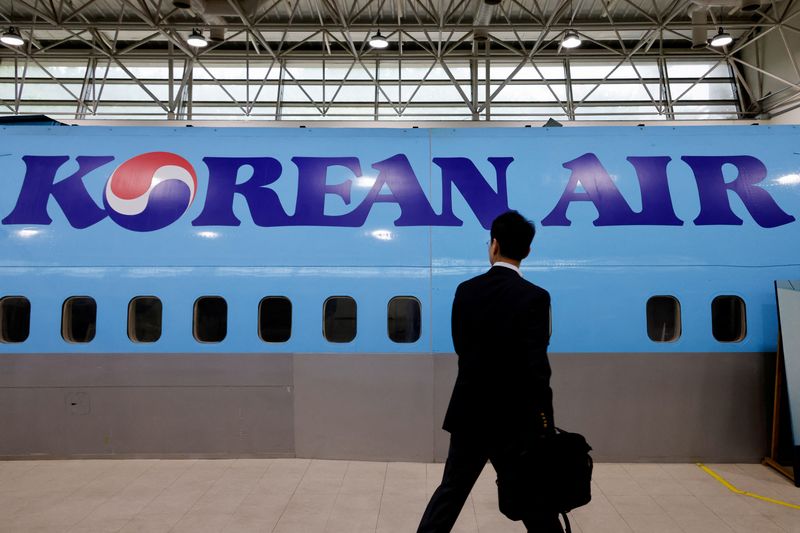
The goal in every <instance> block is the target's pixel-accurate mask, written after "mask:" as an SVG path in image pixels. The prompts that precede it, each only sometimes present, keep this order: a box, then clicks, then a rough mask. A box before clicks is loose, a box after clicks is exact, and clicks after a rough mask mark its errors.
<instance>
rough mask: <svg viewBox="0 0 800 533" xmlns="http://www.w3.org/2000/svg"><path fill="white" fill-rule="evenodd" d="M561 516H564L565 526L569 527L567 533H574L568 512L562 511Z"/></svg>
mask: <svg viewBox="0 0 800 533" xmlns="http://www.w3.org/2000/svg"><path fill="white" fill-rule="evenodd" d="M561 516H562V517H564V527H565V528H567V529H566V530H565V533H572V527H570V525H569V518H567V513H561Z"/></svg>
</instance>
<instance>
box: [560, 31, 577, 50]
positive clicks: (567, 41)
mask: <svg viewBox="0 0 800 533" xmlns="http://www.w3.org/2000/svg"><path fill="white" fill-rule="evenodd" d="M580 45H581V38H580V36H579V35H578V34H577V32H575V31H573V30H567V33H565V34H564V39H563V40H562V41H561V46H563V47H564V48H577V47H579V46H580Z"/></svg>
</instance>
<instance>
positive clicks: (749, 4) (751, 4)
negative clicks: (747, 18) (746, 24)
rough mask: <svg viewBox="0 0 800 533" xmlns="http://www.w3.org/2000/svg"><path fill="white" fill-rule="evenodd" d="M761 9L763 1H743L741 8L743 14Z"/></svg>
mask: <svg viewBox="0 0 800 533" xmlns="http://www.w3.org/2000/svg"><path fill="white" fill-rule="evenodd" d="M760 7H761V0H742V6H741V7H740V8H739V9H740V10H741V11H742V12H743V13H752V12H754V11H757V10H758V8H760Z"/></svg>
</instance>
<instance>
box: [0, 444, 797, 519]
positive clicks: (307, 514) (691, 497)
mask: <svg viewBox="0 0 800 533" xmlns="http://www.w3.org/2000/svg"><path fill="white" fill-rule="evenodd" d="M711 466H712V468H714V469H715V470H716V471H717V472H718V473H720V474H721V475H722V476H724V477H725V478H727V479H728V481H730V482H731V483H733V484H734V485H735V486H737V487H738V488H740V489H742V490H749V491H752V492H755V493H758V494H762V495H764V496H769V497H772V498H776V499H780V500H783V501H788V502H791V503H794V504H800V489H796V488H794V487H793V486H792V485H791V484H790V483H789V482H787V481H786V480H784V479H783V478H781V477H780V476H778V475H777V474H775V473H774V472H772V471H771V470H769V469H767V468H765V467H763V466H760V465H748V464H742V465H711ZM441 473H442V465H441V464H420V463H375V462H356V461H352V462H348V461H319V460H313V461H311V460H306V459H253V460H174V461H171V460H170V461H167V460H74V461H9V462H0V531H3V532H7V531H9V532H24V533H27V532H44V531H47V532H57V531H59V532H61V531H63V532H76V533H77V532H96V531H97V532H99V531H108V532H111V531H120V532H125V533H128V532H156V531H164V532H166V531H175V532H191V533H200V532H205V531H219V532H243V531H267V532H274V533H314V532H336V533H339V532H342V533H359V532H367V531H369V532H382V533H384V532H385V533H390V532H400V533H402V532H412V533H413V532H414V531H415V529H416V525H417V522H418V520H419V517H420V515H421V514H422V511H423V509H424V507H425V504H426V502H427V500H428V496H429V495H430V493H431V492H432V491H433V489H434V488H435V487H436V485H437V484H438V481H439V479H440V476H441ZM493 475H494V471H493V470H492V468H491V467H490V466H487V468H486V469H485V470H484V474H483V475H482V477H481V479H480V480H479V481H478V484H477V485H476V487H475V489H474V490H473V492H472V495H471V497H470V499H469V501H468V502H467V505H466V507H465V508H464V511H463V512H462V513H461V516H460V518H459V521H458V523H457V525H456V528H455V530H454V531H458V532H477V531H481V532H488V533H503V532H514V531H524V528H523V527H522V526H521V525H520V524H519V523H514V522H510V521H508V520H506V519H505V518H503V516H502V515H500V513H499V512H498V511H497V494H496V491H495V485H494V477H493ZM572 517H573V523H574V525H575V527H574V531H576V532H579V531H580V532H583V533H601V532H603V533H624V532H643V533H672V532H676V533H678V532H684V533H716V532H747V533H770V532H795V533H800V510H794V509H790V508H786V507H781V506H778V505H774V504H769V503H765V502H762V501H759V500H756V499H753V498H748V497H746V496H741V495H736V494H733V493H732V492H730V491H728V490H727V489H726V488H724V487H723V486H722V485H720V484H719V483H718V482H717V481H715V480H714V479H712V478H711V477H709V476H708V474H706V473H705V472H703V471H702V470H700V469H699V468H698V467H697V466H695V465H692V464H598V465H596V467H595V485H594V491H593V501H592V503H591V504H590V505H588V506H586V507H584V508H582V509H580V510H578V511H575V512H574V513H572Z"/></svg>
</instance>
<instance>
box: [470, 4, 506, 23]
mask: <svg viewBox="0 0 800 533" xmlns="http://www.w3.org/2000/svg"><path fill="white" fill-rule="evenodd" d="M499 3H500V2H487V1H486V0H483V1H482V2H480V3H479V4H478V11H476V12H475V16H474V17H473V18H472V26H473V27H476V28H485V27H486V26H488V25H489V23H490V22H491V21H492V15H493V14H494V9H495V6H497V4H499Z"/></svg>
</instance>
